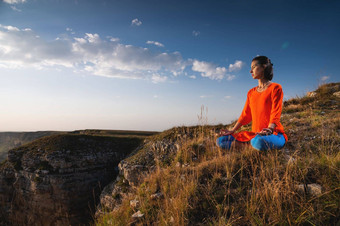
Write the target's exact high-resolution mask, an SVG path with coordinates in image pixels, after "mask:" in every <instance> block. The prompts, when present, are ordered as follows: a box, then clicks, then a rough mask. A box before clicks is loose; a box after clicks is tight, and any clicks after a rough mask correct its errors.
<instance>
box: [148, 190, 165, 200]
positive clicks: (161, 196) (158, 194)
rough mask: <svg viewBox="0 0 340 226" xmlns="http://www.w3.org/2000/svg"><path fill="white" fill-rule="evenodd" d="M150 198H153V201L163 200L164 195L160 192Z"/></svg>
mask: <svg viewBox="0 0 340 226" xmlns="http://www.w3.org/2000/svg"><path fill="white" fill-rule="evenodd" d="M150 198H151V200H156V199H160V198H163V193H161V192H158V193H155V194H152V195H151V196H150Z"/></svg>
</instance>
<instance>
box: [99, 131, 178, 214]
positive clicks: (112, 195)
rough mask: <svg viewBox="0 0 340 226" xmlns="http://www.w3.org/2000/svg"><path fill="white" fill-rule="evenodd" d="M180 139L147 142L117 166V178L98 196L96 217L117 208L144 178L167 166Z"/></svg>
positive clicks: (176, 149) (175, 151)
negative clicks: (157, 168) (159, 167)
mask: <svg viewBox="0 0 340 226" xmlns="http://www.w3.org/2000/svg"><path fill="white" fill-rule="evenodd" d="M181 138H182V137H180V139H169V138H168V137H167V138H164V139H161V140H157V141H149V142H147V143H145V144H144V145H142V146H140V147H139V148H138V149H136V151H135V152H134V153H132V154H131V155H130V156H129V157H128V158H126V159H124V160H122V161H121V162H120V163H119V164H118V168H119V176H118V177H117V179H116V180H115V181H113V182H111V183H110V184H109V185H108V186H106V187H105V188H104V189H103V191H102V193H101V195H100V204H99V205H98V208H97V212H96V217H97V218H98V217H99V216H100V215H101V214H102V213H104V212H110V211H113V210H114V209H116V208H118V207H119V205H120V204H121V200H122V198H123V197H124V196H126V195H128V193H129V192H131V191H133V190H134V189H135V187H136V186H138V185H139V184H140V183H141V182H143V179H144V177H145V176H147V175H148V174H149V173H151V172H152V171H154V170H155V169H156V167H157V165H158V166H164V165H167V164H169V163H170V162H171V161H172V160H173V158H174V156H175V154H176V153H177V151H178V149H179V142H180V140H181Z"/></svg>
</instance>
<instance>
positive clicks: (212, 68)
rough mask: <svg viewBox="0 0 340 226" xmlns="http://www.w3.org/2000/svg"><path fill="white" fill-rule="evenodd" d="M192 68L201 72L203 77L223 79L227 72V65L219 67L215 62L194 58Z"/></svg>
mask: <svg viewBox="0 0 340 226" xmlns="http://www.w3.org/2000/svg"><path fill="white" fill-rule="evenodd" d="M192 70H193V71H197V72H201V76H202V77H208V78H210V79H216V80H221V79H223V78H224V76H225V75H226V73H227V69H226V68H225V67H217V66H216V65H214V64H213V63H209V62H205V61H198V60H194V61H193V64H192Z"/></svg>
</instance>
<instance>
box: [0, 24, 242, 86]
mask: <svg viewBox="0 0 340 226" xmlns="http://www.w3.org/2000/svg"><path fill="white" fill-rule="evenodd" d="M67 30H68V31H71V29H67ZM62 37H63V38H56V39H55V40H53V41H46V40H44V39H43V38H41V37H39V36H38V35H37V34H36V33H35V32H34V31H32V30H31V29H29V28H26V29H19V28H17V27H13V26H4V25H1V24H0V67H5V68H23V67H33V68H36V69H42V68H51V67H66V68H70V69H72V70H74V71H75V72H81V73H89V74H92V75H97V76H104V77H110V78H122V79H145V80H149V81H151V82H153V83H161V82H167V81H169V78H171V77H173V76H179V75H183V74H184V72H183V71H184V70H186V69H188V70H190V67H191V69H192V71H191V72H190V73H194V72H198V73H200V75H201V76H202V77H207V78H210V79H213V80H221V79H223V78H226V79H227V80H232V79H233V78H234V77H235V76H233V75H230V74H229V71H236V70H239V69H240V68H241V67H242V65H243V63H242V62H241V61H236V62H235V64H231V65H229V68H228V69H227V68H225V67H219V66H217V65H215V64H214V63H210V62H205V61H199V60H190V59H189V60H185V59H183V58H182V55H181V54H180V53H179V52H158V51H157V52H155V51H152V50H151V49H148V48H143V47H138V46H133V45H125V44H122V43H120V42H119V39H118V38H113V37H110V36H109V37H106V38H101V37H100V35H99V34H92V33H85V35H84V36H83V37H70V36H68V35H65V34H64V35H62ZM148 42H149V43H148ZM148 42H147V43H148V44H153V45H156V46H160V45H163V44H161V43H158V42H155V41H148ZM190 78H193V79H194V78H196V77H195V75H191V76H190Z"/></svg>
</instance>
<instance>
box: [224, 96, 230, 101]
mask: <svg viewBox="0 0 340 226" xmlns="http://www.w3.org/2000/svg"><path fill="white" fill-rule="evenodd" d="M230 98H231V96H224V97H223V100H229V99H230Z"/></svg>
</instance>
